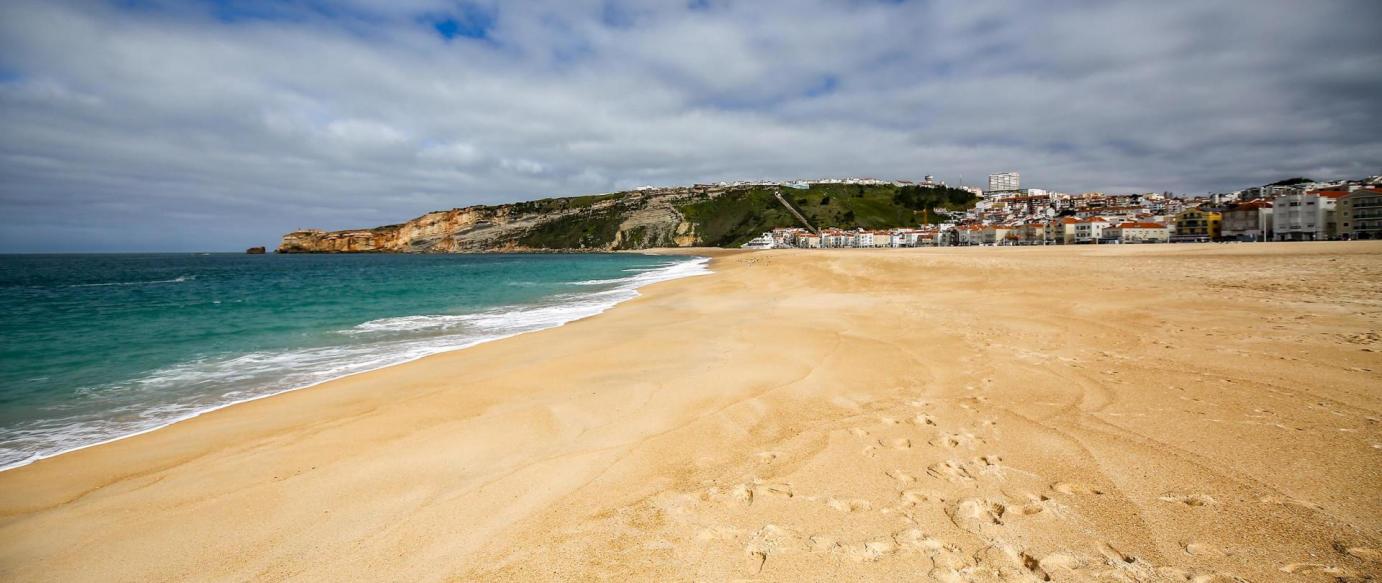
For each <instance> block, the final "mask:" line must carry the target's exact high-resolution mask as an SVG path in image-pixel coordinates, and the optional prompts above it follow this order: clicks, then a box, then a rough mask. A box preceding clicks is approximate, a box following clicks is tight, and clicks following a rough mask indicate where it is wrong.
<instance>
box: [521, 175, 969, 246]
mask: <svg viewBox="0 0 1382 583" xmlns="http://www.w3.org/2000/svg"><path fill="white" fill-rule="evenodd" d="M774 190H776V188H775V187H751V188H747V189H742V190H740V189H736V190H732V191H730V192H727V193H724V194H722V195H720V196H717V197H716V198H714V199H711V200H704V201H700V202H695V203H691V204H685V205H682V206H680V207H678V208H679V210H680V211H681V212H682V214H683V215H685V216H686V218H687V220H688V221H690V222H691V223H692V224H694V225H695V228H696V233H697V234H698V235H699V236H700V239H701V244H703V245H708V246H713V247H732V246H737V245H740V244H742V243H744V242H745V241H748V240H749V239H752V238H753V237H756V236H758V235H759V234H761V233H763V232H764V231H768V230H771V229H773V228H775V227H796V226H800V223H799V222H798V221H797V219H796V217H794V216H792V214H791V213H789V212H788V211H787V209H785V208H782V205H781V204H779V203H778V202H777V200H776V198H774V197H773V191H774ZM781 190H782V194H783V196H785V197H786V198H787V200H789V201H791V203H792V204H793V205H794V206H796V207H797V209H798V210H800V211H801V213H802V214H803V215H805V216H806V218H807V219H808V220H810V221H811V224H812V225H815V226H816V227H817V228H825V227H841V228H847V229H852V228H856V227H862V228H865V229H888V228H893V227H909V226H916V225H918V224H920V223H921V222H922V218H923V215H922V213H921V212H918V211H915V210H913V209H912V208H909V206H907V205H904V204H901V203H900V202H899V201H898V199H897V197H896V195H897V193H898V188H897V187H895V186H892V185H883V186H861V185H847V184H819V185H813V186H812V187H811V188H810V189H808V190H796V189H791V188H783V189H781ZM919 192H923V193H925V194H923V195H922V196H924V197H930V196H931V191H929V190H922V191H919ZM944 195H945V193H944V192H942V191H936V195H935V198H936V200H931V199H929V198H928V199H927V200H924V201H922V202H918V203H913V204H912V206H916V207H918V208H930V207H932V206H940V207H945V208H954V209H960V208H964V207H965V206H967V205H968V204H969V203H970V202H971V201H968V200H966V201H965V202H964V203H954V202H951V201H949V200H946V199H945V198H944ZM619 196H622V195H620V194H606V195H595V196H582V197H572V198H548V199H542V200H536V201H531V202H524V203H517V204H516V205H514V210H515V211H518V212H550V211H554V210H560V209H573V208H574V209H581V208H586V207H589V206H590V205H591V204H592V203H594V202H596V201H600V200H606V199H610V198H617V197H619ZM964 196H968V195H967V194H965V195H964ZM629 210H631V209H628V208H625V207H624V205H619V206H616V207H614V208H611V209H606V210H602V211H598V212H591V211H585V212H581V213H579V214H576V215H572V216H568V217H564V218H561V219H557V220H555V221H552V222H549V223H545V224H543V225H541V226H539V227H537V228H536V229H534V230H533V231H531V232H529V233H527V234H526V235H524V236H523V238H521V239H519V241H518V243H519V244H520V245H523V246H527V247H532V248H541V249H590V248H598V247H602V246H605V245H608V244H609V243H611V242H612V241H614V237H615V235H616V233H617V232H618V229H619V224H620V223H621V222H622V221H623V218H624V216H625V214H626V213H627V212H628V211H629ZM930 220H931V222H939V220H940V219H939V217H937V216H936V215H934V214H932V215H931V216H930ZM648 236H649V234H648V233H646V232H644V231H642V230H636V231H634V232H629V233H626V237H625V239H624V240H623V241H621V242H620V245H619V247H620V248H621V249H640V248H645V247H649V246H658V245H669V244H671V242H670V241H651V240H648V239H647V238H648Z"/></svg>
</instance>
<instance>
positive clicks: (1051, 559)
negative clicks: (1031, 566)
mask: <svg viewBox="0 0 1382 583" xmlns="http://www.w3.org/2000/svg"><path fill="white" fill-rule="evenodd" d="M1037 565H1039V566H1040V567H1041V569H1042V570H1043V571H1046V572H1047V573H1056V572H1059V571H1074V570H1076V569H1079V568H1080V567H1082V566H1083V563H1082V562H1081V561H1080V559H1079V558H1078V557H1076V556H1075V555H1072V554H1069V553H1059V552H1057V553H1051V554H1048V555H1046V556H1044V557H1042V558H1041V560H1040V561H1037Z"/></svg>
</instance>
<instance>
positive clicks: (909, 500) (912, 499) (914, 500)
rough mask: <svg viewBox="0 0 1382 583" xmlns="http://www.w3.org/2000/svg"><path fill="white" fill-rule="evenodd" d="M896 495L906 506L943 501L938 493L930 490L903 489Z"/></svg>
mask: <svg viewBox="0 0 1382 583" xmlns="http://www.w3.org/2000/svg"><path fill="white" fill-rule="evenodd" d="M898 497H899V498H901V499H902V503H903V504H904V505H907V506H917V505H920V504H940V503H944V502H945V498H942V497H941V495H940V494H937V493H935V492H932V491H930V490H903V491H902V492H901V493H900V494H898Z"/></svg>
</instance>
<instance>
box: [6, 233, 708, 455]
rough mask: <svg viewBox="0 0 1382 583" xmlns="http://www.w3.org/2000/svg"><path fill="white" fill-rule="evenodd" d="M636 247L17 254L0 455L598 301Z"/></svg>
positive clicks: (611, 297) (62, 444)
mask: <svg viewBox="0 0 1382 583" xmlns="http://www.w3.org/2000/svg"><path fill="white" fill-rule="evenodd" d="M707 262H708V260H707V259H704V258H684V257H658V256H650V255H633V254H580V255H574V254H566V255H242V254H228V253H213V254H93V255H4V256H0V306H3V309H0V468H4V469H7V468H12V467H16V466H20V465H24V464H27V463H29V462H32V461H34V460H37V459H42V458H44V457H49V456H52V455H56V454H59V453H62V452H65V451H70V450H73V449H78V448H81V447H86V446H90V445H93V444H97V443H102V442H106V441H110V440H113V439H118V438H120V437H125V436H129V435H133V434H137V433H141V432H145V431H149V430H152V429H156V428H159V427H163V426H166V425H168V424H170V423H174V422H176V421H179V420H182V419H187V418H189V417H193V416H196V415H198V414H201V413H204V412H206V411H210V410H213V409H217V408H220V407H224V406H226V405H229V404H233V403H237V402H242V401H246V400H251V399H256V398H261V397H265V396H268V395H273V394H277V393H281V392H284V391H288V390H292V389H296V388H302V387H307V386H311V385H314V384H317V383H321V382H323V381H327V380H330V379H334V378H339V377H341V376H345V375H349V374H354V373H359V372H364V371H368V370H373V369H377V368H380V367H384V366H388V365H393V364H398V363H402V362H406V361H409V360H413V359H416V358H419V357H422V356H426V355H429V354H435V353H438V352H443V351H447V350H455V349H459V348H465V347H467V346H472V345H475V344H478V343H481V342H486V341H490V340H495V339H499V338H504V337H507V336H512V335H515V334H520V333H523V332H530V331H534V330H541V329H545V328H551V327H554V326H560V325H562V324H565V323H567V322H570V321H572V320H576V319H579V318H584V317H587V316H591V315H595V314H598V313H600V312H602V311H604V310H606V309H608V308H609V307H611V306H613V305H614V304H617V303H619V302H621V301H624V300H627V299H630V298H632V297H634V296H636V295H637V292H636V291H635V290H636V289H637V288H638V287H640V286H642V285H645V284H648V283H652V282H656V281H664V280H668V279H675V278H679V277H687V276H693V275H699V274H703V273H708V271H707V269H706V264H707Z"/></svg>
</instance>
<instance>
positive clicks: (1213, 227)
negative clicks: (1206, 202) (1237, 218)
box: [1172, 207, 1223, 242]
mask: <svg viewBox="0 0 1382 583" xmlns="http://www.w3.org/2000/svg"><path fill="white" fill-rule="evenodd" d="M1222 221H1223V215H1221V214H1219V213H1216V212H1214V211H1209V210H1204V209H1201V208H1198V207H1196V208H1189V209H1185V210H1183V211H1181V212H1180V214H1177V215H1176V220H1175V229H1176V233H1175V236H1174V237H1172V240H1175V241H1181V242H1195V241H1213V240H1215V239H1218V238H1219V227H1220V223H1221V222H1222Z"/></svg>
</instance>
